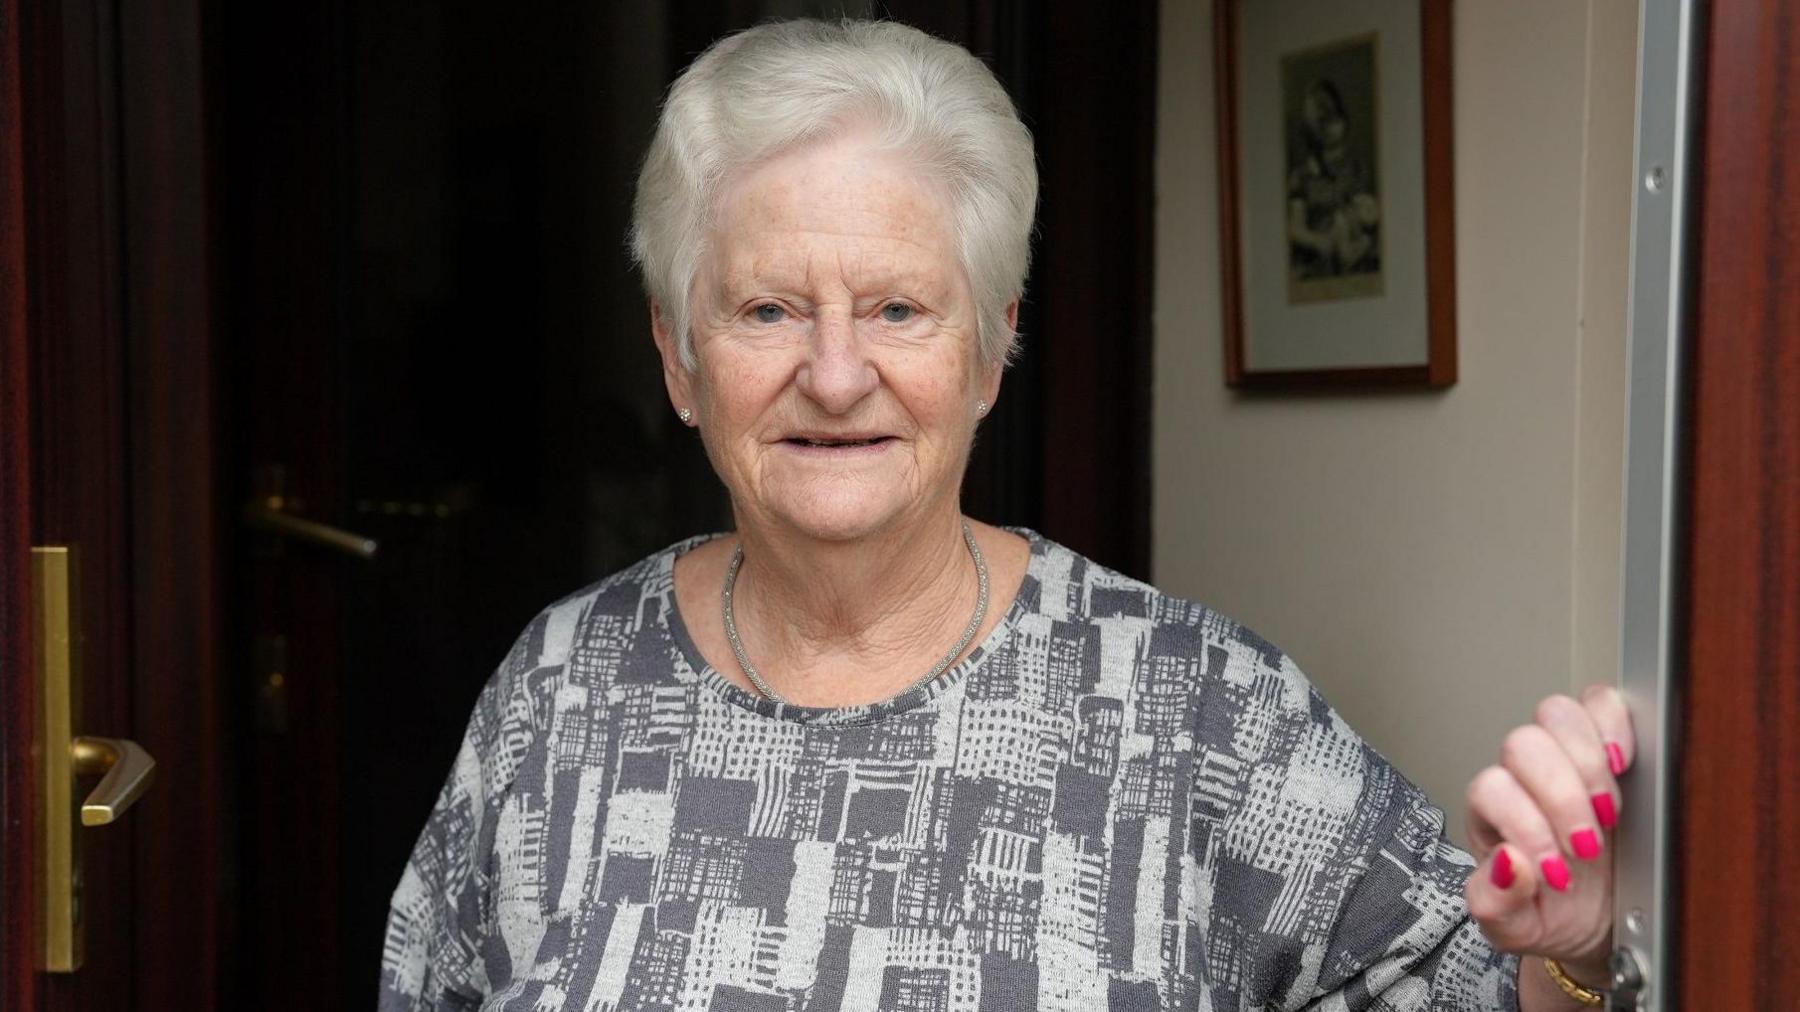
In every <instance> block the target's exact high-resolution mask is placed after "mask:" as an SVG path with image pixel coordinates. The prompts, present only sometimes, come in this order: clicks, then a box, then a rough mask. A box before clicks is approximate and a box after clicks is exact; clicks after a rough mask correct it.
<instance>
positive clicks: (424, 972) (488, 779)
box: [379, 617, 543, 1012]
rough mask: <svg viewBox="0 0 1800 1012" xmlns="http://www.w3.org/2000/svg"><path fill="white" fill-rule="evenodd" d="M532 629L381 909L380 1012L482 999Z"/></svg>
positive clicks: (533, 646)
mask: <svg viewBox="0 0 1800 1012" xmlns="http://www.w3.org/2000/svg"><path fill="white" fill-rule="evenodd" d="M542 634H543V623H542V621H541V617H540V621H537V622H534V623H532V626H531V627H530V628H528V629H527V630H526V631H525V633H524V634H523V635H521V636H520V637H519V639H518V641H517V642H516V643H514V644H513V647H512V650H511V651H509V652H508V654H507V656H506V659H505V660H504V661H502V662H501V664H500V667H499V669H498V670H497V671H495V672H494V675H493V677H492V678H490V679H489V680H488V683H487V685H486V686H485V687H484V688H483V689H482V691H481V695H480V697H479V699H478V700H477V701H476V704H475V710H474V713H473V714H472V715H471V716H470V718H469V724H468V730H467V731H466V732H465V733H464V735H463V740H462V745H461V747H460V748H459V749H458V751H457V754H456V761H455V763H454V764H453V765H452V766H451V769H450V776H449V778H448V780H446V781H445V783H444V788H443V790H442V791H441V792H439V794H438V799H437V804H436V805H435V806H434V807H433V808H432V810H431V816H430V817H429V818H428V819H427V820H426V823H425V829H424V831H423V832H421V833H420V834H419V840H418V843H416V844H415V845H414V846H413V851H412V856H411V857H410V858H409V859H408V860H407V863H406V869H405V871H404V872H402V873H401V876H400V884H399V886H398V887H397V888H396V889H395V890H394V896H393V900H392V902H391V904H390V906H389V909H388V921H387V937H386V942H385V944H384V945H383V947H382V957H381V997H380V1003H379V1008H380V1009H382V1012H399V1010H408V1012H415V1010H448V1009H470V1008H474V1007H476V1006H477V1005H478V1004H479V1003H480V1000H481V998H482V997H483V996H484V995H485V994H486V993H487V990H488V988H487V974H486V972H485V970H484V967H483V965H482V962H481V949H482V941H483V939H485V938H486V937H488V936H489V935H490V934H491V932H492V929H493V904H492V902H491V894H492V885H493V883H492V882H491V881H490V877H491V866H490V863H489V862H488V860H487V855H488V854H489V853H490V852H491V851H492V850H493V843H494V833H495V829H496V827H497V825H498V822H499V818H500V807H501V803H502V801H503V800H504V796H505V793H506V792H507V790H509V789H510V788H511V786H512V783H513V780H514V778H515V777H516V775H517V773H518V768H519V764H520V760H521V758H522V754H523V745H524V743H525V742H527V741H529V739H530V729H531V726H532V719H531V705H530V699H529V697H528V695H527V692H526V677H525V676H526V675H527V674H528V673H529V672H530V671H531V670H532V669H533V668H534V666H535V663H536V660H537V658H538V657H539V653H540V648H541V645H542V644H541V639H542Z"/></svg>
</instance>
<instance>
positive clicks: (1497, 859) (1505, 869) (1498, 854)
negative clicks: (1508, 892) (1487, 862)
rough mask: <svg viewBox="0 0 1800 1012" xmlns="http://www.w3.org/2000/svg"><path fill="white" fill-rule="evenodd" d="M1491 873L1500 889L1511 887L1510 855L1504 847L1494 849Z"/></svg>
mask: <svg viewBox="0 0 1800 1012" xmlns="http://www.w3.org/2000/svg"><path fill="white" fill-rule="evenodd" d="M1492 874H1493V879H1494V885H1495V886H1497V887H1499V888H1501V889H1511V888H1512V884H1513V866H1512V855H1510V854H1508V853H1507V852H1506V848H1505V847H1501V848H1500V849H1499V850H1496V851H1494V868H1493V872H1492Z"/></svg>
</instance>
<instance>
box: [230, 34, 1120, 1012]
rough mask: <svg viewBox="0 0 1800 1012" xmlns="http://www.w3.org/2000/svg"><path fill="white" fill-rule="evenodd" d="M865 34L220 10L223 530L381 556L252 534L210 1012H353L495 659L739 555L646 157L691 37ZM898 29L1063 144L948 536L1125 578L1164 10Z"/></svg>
mask: <svg viewBox="0 0 1800 1012" xmlns="http://www.w3.org/2000/svg"><path fill="white" fill-rule="evenodd" d="M868 6H869V5H867V4H864V5H860V6H859V5H857V4H848V5H846V4H841V3H837V2H829V3H779V2H765V3H746V2H727V0H717V2H711V3H691V4H690V3H657V2H628V3H604V4H527V5H513V4H477V3H442V4H439V3H418V2H405V0H359V2H357V3H348V2H339V3H326V4H316V5H305V7H304V9H294V8H279V9H277V8H271V7H267V6H266V5H251V4H220V5H217V7H216V8H215V9H214V10H215V17H214V21H213V24H212V27H211V30H210V37H209V43H208V44H209V51H210V52H211V53H212V57H211V66H212V70H213V73H212V76H211V78H210V80H211V81H212V84H211V85H210V87H209V94H210V95H211V104H212V107H213V109H212V116H213V122H214V124H215V127H216V130H217V137H216V142H215V145H214V151H213V157H214V159H215V164H214V168H213V173H212V179H213V185H214V193H215V195H216V197H215V199H216V201H217V211H218V219H219V222H220V224H219V235H218V240H219V243H220V245H219V252H220V256H219V259H218V264H219V268H218V270H219V274H220V277H221V285H222V288H221V289H220V293H219V297H220V320H221V334H220V340H219V342H218V343H219V345H220V347H221V348H222V349H223V355H224V360H223V362H222V363H221V369H222V372H221V378H222V382H223V385H224V393H223V409H222V410H223V412H224V414H225V416H226V418H227V419H228V424H227V425H226V426H225V429H224V432H225V433H226V436H225V439H226V440H227V441H228V442H227V445H226V446H224V447H223V448H222V449H223V453H222V456H223V457H224V459H225V460H226V461H227V470H228V472H229V473H228V474H227V475H226V476H225V480H224V481H223V482H222V488H224V489H225V490H226V491H225V493H224V494H226V495H227V496H228V497H230V502H229V503H227V504H226V506H227V509H228V513H229V514H230V515H236V513H237V511H238V510H239V509H240V508H244V507H245V506H246V504H248V505H249V506H250V507H257V506H261V507H264V508H268V507H269V506H270V504H271V503H272V502H276V499H277V498H278V500H279V501H278V504H277V505H278V506H279V508H280V510H281V511H282V512H285V513H289V514H293V515H298V516H303V517H305V518H308V519H312V520H315V521H320V522H323V523H327V524H331V525H334V526H336V527H338V528H341V529H343V530H346V531H350V532H353V533H355V534H356V535H359V536H362V537H366V538H368V539H372V540H374V541H376V542H378V543H379V546H380V547H379V550H378V552H376V554H375V555H374V557H373V558H360V557H357V556H355V555H352V554H347V553H345V552H343V551H340V550H338V549H333V548H330V547H325V546H320V545H317V544H312V543H308V542H305V541H302V540H295V539H293V538H289V537H282V536H279V535H274V534H270V533H268V532H266V531H264V530H260V529H256V530H253V529H250V528H248V527H246V528H245V529H243V530H240V531H239V532H238V534H237V536H236V540H235V542H234V549H233V554H232V556H231V557H232V558H233V559H234V560H235V562H234V563H233V564H232V566H231V576H230V579H229V583H230V586H231V587H232V588H233V592H232V593H231V594H230V600H231V602H232V605H231V608H232V614H231V615H230V616H228V619H229V626H228V627H229V628H230V630H231V634H230V637H229V647H228V650H229V655H228V657H227V663H226V670H227V677H226V679H225V681H226V685H227V686H228V692H229V694H230V698H229V699H228V700H227V701H226V703H227V707H228V711H227V712H228V714H229V719H228V722H227V723H228V726H229V727H231V728H232V729H233V730H232V732H231V733H232V734H233V736H234V737H233V742H232V749H233V750H234V751H235V752H236V754H239V755H241V756H242V757H243V761H242V762H238V763H234V764H233V767H232V768H233V770H234V771H235V780H234V784H233V787H232V792H233V794H232V796H233V799H234V807H235V809H236V811H237V813H238V818H237V819H236V820H235V823H234V825H235V829H234V830H233V833H234V848H233V852H234V853H235V854H236V855H237V859H236V863H235V866H234V867H233V868H232V869H230V870H229V872H230V874H229V876H228V877H229V880H230V881H231V882H232V883H233V888H232V893H233V895H235V896H236V898H237V899H236V902H237V905H238V912H237V921H238V923H240V924H241V925H242V926H243V927H244V929H245V930H244V931H243V932H242V934H241V935H240V936H239V939H238V941H237V942H236V946H235V950H236V951H235V952H228V955H227V964H226V965H227V972H226V973H225V982H224V986H225V988H226V990H227V992H228V993H227V994H226V995H225V996H224V999H223V1003H224V1004H226V1005H229V1006H236V1005H239V1004H246V1003H247V1004H252V1005H254V1006H256V1007H269V1008H286V1007H302V1006H304V1007H317V1006H318V1005H321V1004H326V1005H341V1006H344V1007H356V1006H358V1005H361V1004H364V1003H367V1002H368V1001H370V1000H371V999H372V996H373V987H374V981H375V974H376V968H377V966H378V963H379V959H380V953H381V937H382V927H383V917H384V914H385V906H386V901H387V897H388V895H389V893H390V892H391V890H392V888H393V886H394V884H395V881H396V880H397V877H398V875H399V871H400V868H401V866H402V864H403V863H404V860H405V857H406V854H407V852H408V850H409V849H410V847H411V845H412V841H413V838H414V835H415V834H416V833H417V831H418V827H419V826H420V825H421V824H422V822H423V820H424V817H425V814H426V812H427V810H428V809H429V807H430V805H431V804H432V802H433V799H434V798H435V796H436V793H437V790H438V788H439V786H440V784H441V783H442V780H443V777H444V775H445V773H446V771H447V770H448V769H449V767H450V763H451V760H452V757H453V755H454V753H455V750H456V748H457V745H458V741H459V738H460V735H461V729H462V725H463V723H464V721H465V720H466V718H467V714H468V711H469V707H470V705H471V704H472V701H473V699H474V697H475V694H476V692H477V691H478V690H479V688H480V686H481V684H482V683H483V682H484V681H485V679H486V678H487V676H488V674H489V672H490V671H491V668H492V666H493V664H494V663H495V662H496V661H497V660H498V659H499V658H500V657H501V656H502V655H503V654H504V652H505V651H506V648H507V646H508V645H509V643H510V641H511V639H512V637H513V636H514V635H515V634H516V633H517V631H518V630H519V629H520V628H521V627H522V626H523V625H524V623H525V622H526V620H527V619H528V618H529V617H530V616H531V615H532V614H533V613H534V612H535V611H537V610H538V609H539V608H541V607H542V606H544V605H545V604H547V603H549V602H550V601H552V600H555V599H556V598H558V597H561V596H563V595H565V594H568V593H570V592H572V591H574V590H576V589H578V588H580V587H581V586H583V585H585V584H587V583H590V582H592V581H593V580H596V579H598V578H600V577H602V576H604V575H606V574H607V573H610V572H612V571H614V570H616V569H618V568H620V567H621V566H623V565H625V564H627V563H629V562H631V561H633V560H635V559H637V558H639V557H641V556H642V555H644V554H646V553H648V552H650V551H652V550H654V549H656V548H659V547H661V546H663V545H665V544H668V543H669V542H671V541H674V540H676V539H677V538H680V537H683V536H686V535H689V534H693V533H697V532H700V531H706V530H716V529H720V528H724V527H727V526H729V522H730V517H729V510H728V505H727V503H726V502H725V499H724V495H723V492H722V490H721V488H720V487H719V485H718V483H717V481H716V480H715V479H714V478H713V476H712V473H711V470H710V468H709V467H708V465H707V463H706V461H705V459H704V455H703V453H702V451H701V449H700V446H699V443H698V441H697V440H696V439H695V438H693V436H692V434H691V433H690V432H689V431H688V430H686V429H685V428H683V427H681V426H680V425H679V424H678V423H677V422H676V420H675V419H674V417H673V415H672V414H671V412H670V411H669V408H668V405H667V403H666V399H665V397H664V394H663V392H662V385H661V381H660V377H659V374H658V367H657V362H656V359H655V356H654V353H653V350H652V347H651V344H650V341H649V339H648V334H647V329H646V319H645V315H646V314H645V307H644V302H643V297H642V294H641V290H640V288H639V285H638V280H637V278H636V277H635V275H634V274H633V273H632V271H631V268H630V266H629V262H628V260H627V257H626V255H625V230H626V226H627V221H628V213H629V206H630V199H631V186H632V182H633V179H634V178H635V174H636V169H637V162H638V159H639V158H640V156H641V153H642V151H643V148H644V146H645V144H646V143H647V141H648V138H649V136H650V133H651V130H652V128H653V125H654V117H655V113H656V108H657V103H658V100H659V98H660V95H661V93H662V91H663V89H664V88H665V87H666V86H667V83H668V82H669V80H670V79H671V78H672V77H673V75H674V74H675V73H676V72H678V71H679V69H680V68H681V67H682V66H683V65H685V63H686V62H687V60H688V59H689V58H691V56H692V55H693V54H694V53H695V52H696V51H697V50H698V49H699V48H701V47H703V46H704V45H705V44H706V43H707V42H708V41H710V40H711V39H712V38H714V37H716V36H717V35H719V34H722V33H723V32H725V31H729V30H732V29H734V28H738V27H742V26H745V25H748V24H751V23H754V22H755V21H757V20H759V19H761V18H763V17H767V16H781V15H793V14H807V13H811V14H820V13H824V14H830V15H835V14H838V13H840V12H843V13H849V14H853V15H857V14H860V15H866V14H868V13H869V9H868ZM882 6H883V8H884V10H883V11H882V13H886V14H890V15H893V16H898V17H901V18H903V19H906V20H911V21H913V22H915V23H918V24H921V25H922V26H924V27H927V28H929V29H931V30H933V31H936V32H938V33H939V34H942V35H946V36H948V37H951V38H955V39H958V40H959V41H963V42H964V43H965V44H968V45H970V47H971V48H972V49H974V50H975V51H976V52H978V53H981V54H983V55H984V56H986V57H988V58H989V59H990V60H991V62H992V64H993V65H994V66H995V69H996V71H997V72H998V73H999V74H1000V75H1001V77H1002V79H1003V80H1005V81H1006V82H1007V84H1008V86H1009V88H1011V89H1012V90H1013V92H1014V95H1015V98H1016V100H1017V101H1018V103H1019V105H1020V107H1021V110H1022V111H1023V113H1024V114H1025V116H1026V118H1027V122H1028V123H1030V124H1031V125H1032V126H1033V127H1034V128H1040V127H1041V124H1043V123H1056V124H1059V127H1060V129H1058V130H1054V131H1051V130H1043V129H1041V128H1040V129H1038V135H1039V143H1040V160H1041V165H1042V173H1043V181H1044V202H1045V208H1046V212H1045V215H1044V219H1043V224H1042V234H1041V236H1040V249H1039V252H1038V257H1037V261H1036V264H1037V266H1036V268H1035V272H1034V277H1033V281H1032V287H1031V292H1030V295H1029V301H1028V303H1027V305H1026V307H1025V310H1024V313H1023V329H1024V331H1025V334H1026V349H1027V350H1026V355H1025V358H1024V361H1023V362H1022V363H1021V364H1020V366H1019V367H1017V368H1016V369H1015V370H1014V371H1013V372H1012V373H1011V374H1009V378H1008V380H1007V386H1006V389H1005V391H1004V393H1003V396H1002V398H1001V401H1000V404H999V405H998V411H997V415H996V417H995V418H994V419H993V421H992V423H991V424H990V425H989V426H988V427H987V428H986V429H985V430H984V434H983V438H982V442H981V444H980V446H979V448H978V456H977V459H976V460H975V462H974V463H973V465H972V467H971V473H970V478H969V485H968V493H967V507H968V509H969V511H970V512H971V513H973V514H974V515H976V516H980V517H983V518H984V519H990V520H994V521H997V522H1004V523H1012V524H1026V525H1029V526H1033V527H1036V528H1038V529H1040V530H1043V531H1044V532H1045V533H1047V534H1049V535H1050V536H1052V537H1056V538H1059V539H1061V540H1064V541H1065V542H1067V543H1069V544H1071V545H1073V546H1074V547H1077V548H1079V549H1082V550H1084V551H1086V552H1088V553H1089V554H1091V555H1093V556H1095V557H1096V558H1099V559H1100V560H1101V561H1103V562H1107V563H1109V564H1112V565H1115V566H1117V567H1119V568H1122V569H1125V570H1127V571H1129V572H1132V573H1134V574H1135V575H1140V576H1141V575H1146V574H1145V572H1144V570H1145V568H1146V561H1147V557H1148V530H1147V528H1148V506H1147V503H1148V496H1147V489H1148V479H1147V462H1146V456H1145V455H1146V454H1147V448H1148V435H1149V432H1148V423H1147V409H1148V397H1147V393H1148V378H1147V377H1148V337H1147V335H1148V325H1149V321H1148V309H1147V307H1148V299H1147V297H1145V296H1146V295H1147V292H1148V284H1149V276H1150V271H1149V226H1148V222H1149V208H1150V196H1149V185H1148V180H1149V173H1150V140H1151V124H1153V122H1154V116H1153V110H1152V109H1151V101H1152V97H1153V83H1154V62H1153V56H1154V49H1155V47H1154V21H1155V8H1154V5H1142V8H1141V9H1140V8H1139V7H1137V6H1134V5H1117V6H1116V7H1114V8H1113V9H1112V10H1110V11H1107V10H1100V11H1095V10H1089V9H1087V7H1089V6H1096V5H1082V4H1075V3H1050V4H1042V5H1039V4H1024V3H973V4H961V3H957V4H950V3H910V4H908V3H893V4H887V5H882ZM1097 6H1100V7H1102V8H1104V7H1106V6H1107V5H1097ZM846 7H847V8H848V9H847V10H846V9H845V8H846ZM1065 8H1066V10H1065ZM1051 68H1054V69H1055V72H1054V73H1052V72H1051ZM1051 471H1054V473H1055V478H1056V480H1055V481H1054V482H1052V481H1048V480H1046V476H1047V473H1048V472H1051Z"/></svg>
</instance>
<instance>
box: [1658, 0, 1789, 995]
mask: <svg viewBox="0 0 1800 1012" xmlns="http://www.w3.org/2000/svg"><path fill="white" fill-rule="evenodd" d="M1706 22H1707V23H1706V27H1705V32H1706V40H1707V41H1706V57H1705V63H1704V66H1705V93H1706V99H1705V113H1704V115H1703V116H1702V117H1701V122H1702V127H1701V132H1700V134H1699V137H1700V155H1699V162H1700V165H1699V173H1698V178H1699V181H1700V182H1699V186H1700V191H1701V192H1700V216H1699V222H1698V229H1697V231H1698V235H1699V247H1698V250H1697V253H1698V257H1697V259H1698V265H1699V269H1698V273H1697V277H1696V278H1695V279H1694V283H1695V287H1694V289H1693V290H1694V293H1695V296H1694V299H1695V304H1696V306H1697V313H1696V317H1695V320H1694V341H1693V348H1692V357H1691V366H1690V370H1691V376H1692V386H1691V397H1692V402H1691V409H1690V417H1691V418H1692V432H1691V438H1692V446H1691V462H1692V471H1691V479H1690V482H1691V483H1690V499H1689V502H1690V507H1689V508H1690V520H1689V538H1688V542H1687V559H1688V565H1689V570H1690V572H1689V577H1688V584H1687V592H1686V594H1685V595H1684V598H1685V600H1684V605H1685V609H1686V619H1687V626H1688V628H1687V644H1686V657H1685V667H1686V671H1685V674H1684V679H1683V681H1684V685H1683V688H1682V692H1683V695H1684V699H1683V710H1682V717H1681V722H1680V725H1679V727H1680V730H1679V738H1680V743H1681V744H1680V747H1681V749H1682V756H1683V758H1682V762H1681V768H1680V771H1679V788H1678V789H1679V791H1680V797H1681V799H1682V800H1681V808H1680V811H1679V813H1678V816H1677V818H1676V821H1675V824H1676V825H1677V826H1678V827H1679V829H1678V843H1677V846H1678V847H1679V848H1680V854H1681V859H1680V865H1681V866H1680V867H1679V868H1678V869H1674V870H1673V874H1672V879H1673V881H1674V882H1675V883H1676V889H1677V893H1678V902H1679V909H1680V914H1679V916H1680V921H1679V924H1680V928H1679V932H1680V934H1679V938H1680V940H1679V942H1678V943H1677V946H1676V954H1677V957H1678V960H1677V963H1676V965H1675V971H1676V981H1675V985H1674V987H1672V988H1671V990H1672V991H1675V992H1678V995H1679V998H1680V1000H1681V1004H1680V1006H1679V1007H1681V1008H1683V1009H1714V1008H1718V1009H1726V1008H1729V1009H1739V1008H1746V1009H1747V1008H1791V1007H1793V1004H1794V1002H1795V997H1794V996H1795V995H1800V961H1796V960H1795V959H1794V952H1795V947H1796V945H1800V917H1796V916H1795V911H1796V909H1800V865H1796V864H1795V862H1794V859H1793V841H1794V839H1795V836H1796V833H1800V733H1797V732H1796V729H1797V728H1800V257H1797V256H1796V251H1797V250H1800V158H1797V157H1796V153H1797V151H1800V149H1797V148H1796V143H1797V142H1796V138H1800V58H1797V57H1800V10H1796V8H1795V6H1794V5H1793V4H1791V3H1785V2H1782V0H1715V2H1714V3H1712V4H1710V5H1709V10H1708V12H1707V15H1706Z"/></svg>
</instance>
